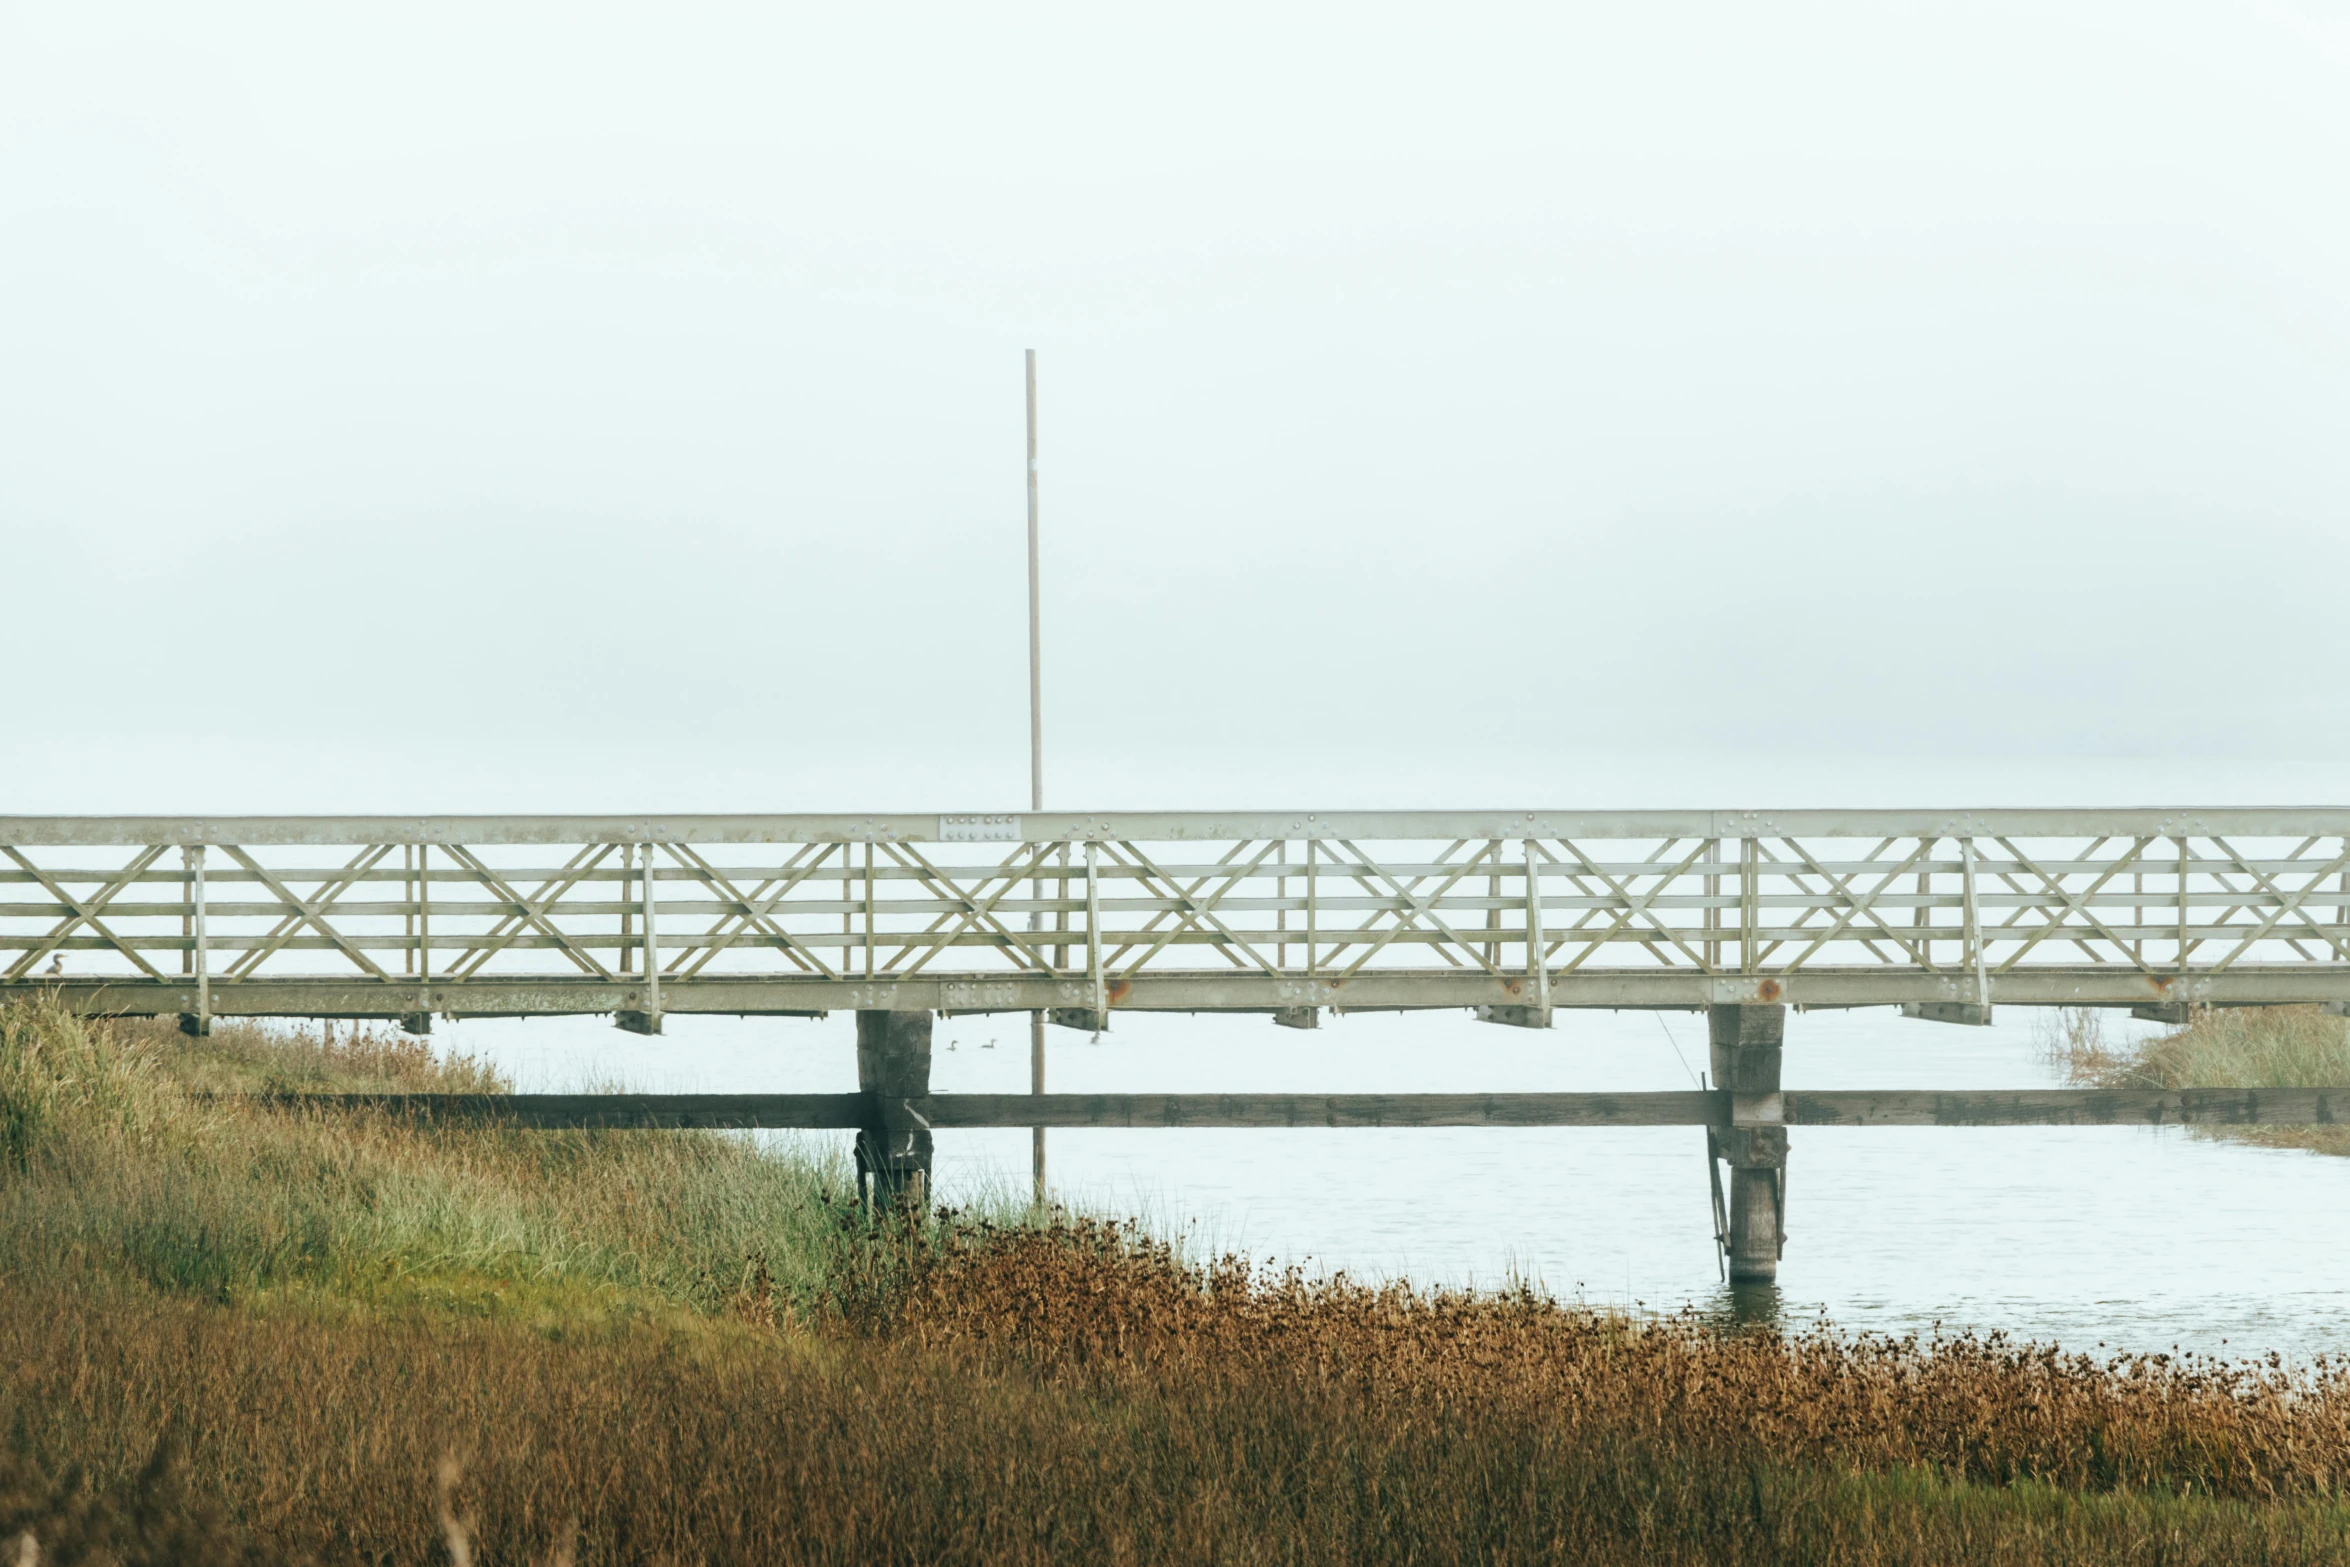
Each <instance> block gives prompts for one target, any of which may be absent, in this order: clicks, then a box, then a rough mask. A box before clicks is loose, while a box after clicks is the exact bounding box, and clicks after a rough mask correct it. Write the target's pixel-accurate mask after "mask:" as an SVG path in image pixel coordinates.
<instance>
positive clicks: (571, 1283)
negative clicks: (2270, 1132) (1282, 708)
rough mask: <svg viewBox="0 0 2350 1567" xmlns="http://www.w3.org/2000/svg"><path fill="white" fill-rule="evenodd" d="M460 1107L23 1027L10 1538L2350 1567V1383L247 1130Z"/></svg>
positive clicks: (674, 1141) (1169, 1556) (2, 1531)
mask: <svg viewBox="0 0 2350 1567" xmlns="http://www.w3.org/2000/svg"><path fill="white" fill-rule="evenodd" d="M455 1086H466V1087H475V1088H479V1087H494V1086H497V1085H496V1082H495V1079H494V1077H491V1076H489V1075H487V1074H485V1073H484V1071H483V1069H482V1068H480V1067H478V1066H476V1065H474V1064H471V1063H466V1062H461V1061H460V1062H448V1061H441V1060H436V1059H435V1058H433V1057H432V1056H430V1055H429V1053H427V1052H424V1051H422V1050H421V1049H419V1048H417V1047H415V1046H413V1045H411V1044H406V1043H403V1042H401V1041H399V1040H397V1039H388V1038H386V1039H367V1038H358V1039H346V1040H345V1041H344V1042H342V1043H340V1044H338V1045H337V1046H336V1047H335V1048H334V1049H332V1050H327V1049H321V1048H320V1046H319V1044H318V1043H317V1041H316V1040H315V1038H313V1039H311V1040H309V1041H303V1040H299V1039H289V1038H285V1037H281V1036H273V1035H270V1034H267V1033H263V1032H261V1031H259V1030H239V1031H231V1030H227V1029H224V1030H223V1031H222V1034H221V1035H220V1036H218V1037H216V1038H215V1039H213V1040H211V1041H205V1042H189V1041H184V1040H181V1039H180V1038H179V1037H178V1036H177V1035H176V1034H172V1033H169V1032H166V1031H165V1030H164V1029H161V1028H157V1027H152V1026H149V1025H134V1024H113V1025H107V1024H84V1023H81V1022H79V1021H77V1020H74V1019H72V1018H69V1017H66V1016H64V1015H63V1014H61V1013H59V1012H56V1011H54V1010H51V1009H44V1008H41V1007H39V1006H19V1007H14V1008H0V1291H4V1292H5V1299H6V1300H7V1302H8V1309H7V1310H5V1311H0V1365H5V1366H6V1367H7V1368H8V1369H7V1374H6V1376H5V1378H0V1426H4V1427H5V1429H6V1431H7V1433H8V1436H7V1442H6V1444H5V1447H4V1448H0V1544H5V1543H6V1542H7V1541H8V1540H10V1539H13V1538H14V1537H15V1536H16V1535H17V1534H19V1533H20V1532H21V1531H26V1530H29V1531H30V1532H31V1533H32V1534H33V1535H34V1537H35V1539H36V1540H37V1542H38V1545H39V1549H40V1551H41V1553H42V1555H41V1559H42V1560H44V1561H50V1562H70V1561H77V1560H87V1561H92V1562H95V1561H99V1560H110V1561H117V1562H122V1563H140V1562H148V1561H154V1562H162V1561H174V1562H209V1561H220V1562H228V1561H265V1560H266V1561H293V1560H316V1561H322V1562H343V1561H368V1562H400V1563H407V1562H415V1563H423V1562H439V1561H447V1560H450V1559H451V1558H452V1544H451V1538H450V1530H451V1529H454V1530H455V1531H456V1532H457V1534H458V1535H459V1536H461V1537H462V1539H463V1542H464V1545H465V1549H466V1550H467V1551H468V1552H470V1553H472V1554H473V1555H474V1557H475V1559H477V1560H481V1561H485V1562H488V1561H497V1562H521V1561H531V1562H540V1561H549V1562H551V1561H555V1560H568V1561H576V1562H652V1561H677V1562H687V1561H708V1562H734V1561H744V1562H752V1561H756V1562H823V1563H830V1562H844V1563H845V1562H859V1563H865V1562H939V1561H958V1562H972V1563H1010V1562H1038V1563H1042V1562H1062V1561H1097V1560H1099V1561H1115V1562H1135V1563H1146V1562H1147V1563H1158V1562H1166V1563H1177V1562H1183V1563H1190V1562H1198V1561H1218V1562H1224V1561H1229V1562H1258V1561H1263V1562H1284V1563H1298V1562H1384V1561H1398V1562H1401V1561H1414V1562H1519V1561H1528V1562H1531V1561H1557V1560H1570V1561H1578V1562H1600V1563H1609V1562H1688V1563H1698V1562H1708V1563H1712V1562H1755V1563H1761V1562H1849V1563H1880V1562H1920V1563H1923V1562H1959V1561H1983V1562H1991V1561H1997V1562H2043V1561H2044V1562H2058V1561H2064V1562H2074V1561H2081V1562H2103V1561H2114V1562H2120V1561H2131V1562H2144V1561H2182V1562H2183V1561H2214V1562H2230V1561H2247V1562H2250V1561H2282V1560H2291V1561H2308V1562H2350V1368H2337V1367H2333V1366H2329V1365H2313V1366H2305V1367H2294V1366H2286V1365H2283V1364H2281V1363H2269V1364H2262V1365H2234V1366H2223V1365H2219V1364H2215V1363H2212V1362H2209V1361H2203V1360H2198V1359H2196V1358H2194V1357H2191V1356H2190V1357H2184V1358H2174V1357H2169V1356H2141V1357H2122V1358H2117V1359H2114V1360H2110V1361H2098V1360H2091V1359H2087V1358H2084V1357H2080V1356H2068V1355H2063V1354H2060V1353H2058V1352H2056V1351H2055V1350H2053V1349H2048V1348H2041V1347H2034V1346H2025V1345H2017V1344H2012V1343H2009V1342H2007V1341H2005V1340H2003V1339H2000V1338H1996V1337H1994V1338H1991V1339H1973V1338H1962V1339H1959V1340H1955V1341H1949V1342H1942V1343H1919V1342H1917V1341H1915V1340H1911V1339H1904V1340H1885V1339H1871V1338H1845V1337H1840V1336H1838V1335H1835V1334H1833V1333H1831V1332H1825V1331H1822V1332H1816V1333H1810V1334H1805V1335H1798V1336H1794V1337H1786V1336H1781V1335H1778V1334H1773V1333H1756V1332H1747V1333H1729V1332H1724V1331H1720V1330H1717V1329H1715V1328H1712V1327H1709V1326H1706V1325H1704V1324H1700V1323H1697V1322H1694V1321H1690V1320H1687V1319H1678V1318H1676V1319H1639V1318H1628V1317H1623V1316H1616V1315H1610V1314H1607V1313H1603V1312H1592V1311H1586V1310H1582V1309H1577V1308H1570V1307H1566V1306H1562V1305H1560V1304H1559V1303H1557V1302H1554V1301H1551V1300H1549V1299H1546V1298H1544V1297H1542V1296H1540V1295H1538V1294H1535V1293H1533V1292H1531V1291H1518V1292H1515V1293H1499V1294H1495V1293H1483V1294H1471V1293H1462V1292H1452V1291H1416V1290H1413V1289H1411V1288H1409V1287H1408V1286H1404V1285H1400V1284H1396V1285H1364V1284H1357V1283H1354V1282H1352V1281H1350V1280H1347V1279H1345V1278H1343V1277H1339V1278H1329V1279H1312V1278H1306V1277H1303V1276H1301V1275H1298V1274H1295V1273H1272V1274H1268V1273H1266V1272H1265V1271H1263V1270H1261V1269H1256V1268H1252V1267H1250V1266H1249V1265H1248V1264H1247V1263H1245V1262H1244V1261H1241V1260H1238V1259H1233V1258H1225V1259H1221V1260H1219V1261H1217V1262H1213V1263H1209V1264H1206V1265H1194V1264H1193V1263H1191V1262H1188V1261H1186V1260H1185V1259H1184V1258H1182V1257H1180V1256H1179V1255H1177V1254H1175V1253H1174V1252H1173V1251H1171V1250H1170V1249H1169V1248H1168V1247H1167V1246H1166V1245H1164V1244H1162V1243H1160V1242H1158V1241H1155V1240H1154V1239H1152V1238H1151V1237H1150V1236H1148V1235H1147V1234H1145V1233H1142V1232H1141V1231H1139V1230H1137V1229H1135V1228H1133V1227H1130V1226H1118V1225H1109V1224H1102V1223H1095V1222H1090V1221H1085V1220H1081V1219H1072V1218H1067V1217H1058V1218H1040V1217H1039V1216H1033V1215H1020V1214H1010V1213H1007V1214H1000V1215H996V1216H993V1217H992V1218H983V1217H974V1216H970V1215H961V1216H943V1217H942V1216H938V1215H931V1216H926V1217H924V1218H922V1219H921V1220H919V1221H905V1222H899V1223H894V1224H890V1225H885V1226H881V1227H878V1228H876V1227H871V1226H868V1225H867V1224H866V1223H865V1221H864V1219H863V1218H862V1216H860V1215H858V1214H856V1213H855V1212H854V1210H852V1209H849V1208H847V1207H846V1206H845V1205H844V1203H843V1202H842V1200H841V1199H842V1196H843V1193H844V1189H845V1185H846V1183H845V1180H844V1179H843V1173H842V1172H840V1171H839V1170H837V1169H833V1168H830V1167H828V1166H826V1165H824V1164H822V1163H821V1162H810V1161H807V1160H804V1159H799V1158H795V1157H791V1156H789V1155H788V1154H785V1155H778V1154H772V1153H766V1152H762V1151H760V1150H759V1149H758V1148H755V1147H753V1146H751V1145H750V1144H749V1143H747V1142H746V1141H744V1140H742V1139H737V1138H729V1137H724V1136H719V1135H714V1134H699V1133H636V1132H631V1133H556V1134H549V1133H523V1132H514V1131H506V1130H499V1129H495V1128H488V1129H485V1128H479V1127H446V1126H435V1125H429V1124H422V1123H411V1122H405V1121H401V1120H398V1119H395V1118H392V1117H387V1116H384V1115H381V1114H377V1113H374V1112H360V1113H337V1114H315V1113H307V1112H303V1111H299V1110H291V1111H289V1110H284V1109H265V1108H260V1107H257V1106H254V1105H249V1104H241V1103H236V1102H233V1101H222V1100H217V1099H208V1098H206V1097H205V1094H206V1093H207V1092H211V1091H217V1090H222V1089H236V1088H249V1087H278V1088H284V1087H310V1088H318V1089H330V1088H408V1089H430V1088H436V1087H455ZM159 1453H160V1454H161V1455H162V1456H161V1458H160V1459H158V1457H157V1455H158V1454H159ZM445 1459H447V1460H453V1461H454V1462H455V1465H456V1469H455V1471H454V1472H455V1473H456V1474H457V1475H458V1476H459V1478H457V1479H456V1481H455V1482H454V1485H453V1488H452V1489H451V1490H450V1491H449V1493H448V1494H447V1497H446V1509H445V1511H446V1518H445V1520H443V1521H436V1519H437V1516H438V1514H439V1512H440V1511H441V1508H442V1499H441V1498H440V1497H439V1495H438V1494H437V1493H436V1489H435V1484H436V1482H435V1475H436V1473H437V1472H439V1471H440V1469H441V1466H442V1464H443V1461H444V1460H445Z"/></svg>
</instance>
